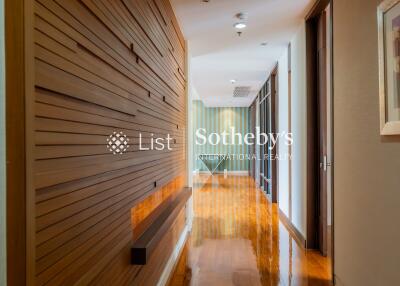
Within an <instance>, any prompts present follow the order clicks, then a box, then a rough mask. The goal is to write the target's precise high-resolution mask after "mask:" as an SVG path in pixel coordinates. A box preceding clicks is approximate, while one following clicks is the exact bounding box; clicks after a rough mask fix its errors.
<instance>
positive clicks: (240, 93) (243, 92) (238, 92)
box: [233, 86, 251, 97]
mask: <svg viewBox="0 0 400 286" xmlns="http://www.w3.org/2000/svg"><path fill="white" fill-rule="evenodd" d="M250 91H251V86H237V87H235V90H234V91H233V97H247V96H249V94H250Z"/></svg>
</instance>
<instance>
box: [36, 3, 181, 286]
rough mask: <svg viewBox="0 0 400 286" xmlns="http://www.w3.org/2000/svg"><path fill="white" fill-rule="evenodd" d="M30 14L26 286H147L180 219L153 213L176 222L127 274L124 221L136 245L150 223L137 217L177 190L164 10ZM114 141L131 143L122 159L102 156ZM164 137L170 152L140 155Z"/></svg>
mask: <svg viewBox="0 0 400 286" xmlns="http://www.w3.org/2000/svg"><path fill="white" fill-rule="evenodd" d="M33 13H34V15H33V18H34V35H33V39H34V43H33V46H34V57H35V59H34V65H35V66H34V72H35V74H34V78H35V92H34V94H33V96H34V110H35V114H34V115H35V118H34V120H33V128H34V130H33V134H34V140H35V146H34V148H33V152H34V154H33V157H34V159H35V162H34V166H33V173H34V178H33V179H34V180H33V181H34V184H35V191H36V193H35V196H36V205H35V208H34V209H35V213H34V214H30V215H32V216H33V217H34V218H35V226H34V227H33V229H34V230H35V236H34V242H33V244H34V245H36V251H35V261H36V263H35V271H34V272H35V275H36V276H35V283H34V284H35V285H154V283H156V282H157V280H158V278H159V276H160V275H161V272H162V269H163V267H164V265H165V263H166V261H167V259H168V257H169V255H170V253H171V252H172V250H173V245H172V244H171V243H172V242H175V243H176V241H177V239H178V235H177V234H178V232H180V231H181V230H182V229H183V226H184V220H185V215H184V210H179V211H177V210H175V211H174V210H173V209H169V208H164V209H163V210H164V212H165V211H167V210H170V211H171V212H172V214H173V215H174V216H173V218H172V217H171V218H170V219H169V220H170V221H169V222H168V226H164V228H165V229H164V230H163V231H164V232H163V233H164V237H163V238H162V239H159V241H158V243H157V244H154V245H153V246H152V249H153V250H152V251H153V255H152V257H154V259H153V260H154V261H153V260H152V261H149V263H148V265H146V266H133V265H130V251H131V246H132V241H133V237H134V232H133V230H134V228H133V225H132V224H133V221H132V216H131V215H132V214H131V212H136V211H137V212H140V213H138V215H137V216H136V218H140V219H141V220H143V222H139V226H138V228H136V229H135V231H136V232H135V235H136V237H138V236H140V235H143V234H145V233H146V231H147V232H148V231H150V230H151V229H152V227H151V226H150V223H149V222H150V221H152V220H153V219H154V214H153V216H151V215H149V216H147V214H145V213H142V211H141V209H142V208H141V207H139V206H141V204H142V203H143V202H146V203H148V202H153V199H152V197H153V196H156V197H158V198H160V196H161V197H162V200H164V199H165V203H164V204H162V203H161V205H163V206H166V205H167V204H168V202H169V203H171V202H172V201H173V200H174V198H176V197H175V196H173V195H170V196H169V197H165V198H164V196H165V193H168V194H169V192H170V191H171V193H174V192H175V191H178V190H181V189H182V188H183V187H184V186H183V182H184V178H185V177H186V170H185V165H186V156H185V149H186V140H187V138H186V94H185V90H186V71H185V65H186V64H185V61H186V59H185V57H186V56H185V48H186V47H185V43H184V39H183V36H182V33H181V32H180V30H179V26H178V24H177V21H176V19H175V16H174V14H173V11H172V8H171V6H170V4H169V2H168V1H167V0H166V1H164V0H120V1H113V0H70V1H64V0H35V1H34V11H33ZM113 132H123V133H124V134H125V135H126V136H127V137H128V138H129V145H130V146H129V148H128V149H127V150H126V152H125V153H124V154H122V155H121V154H119V155H114V154H112V152H110V151H109V150H108V148H107V139H108V138H109V136H110V135H112V134H113ZM167 136H170V137H171V141H170V145H169V146H170V149H167V148H165V149H164V150H155V149H153V150H142V149H141V148H149V149H151V148H150V147H151V146H152V144H153V143H154V139H155V138H164V140H165V141H164V143H167V142H166V138H167ZM166 190H167V191H168V192H166ZM159 193H160V194H159ZM150 196H151V197H150ZM146 199H147V200H146ZM181 205H182V204H181ZM157 207H160V206H159V205H157ZM154 208H156V207H154ZM158 210H159V213H162V211H160V210H161V209H160V208H159V209H158ZM142 216H143V217H142ZM136 222H137V221H136V220H135V223H136ZM153 231H154V229H153ZM115 283H117V284H115Z"/></svg>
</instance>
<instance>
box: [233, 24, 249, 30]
mask: <svg viewBox="0 0 400 286" xmlns="http://www.w3.org/2000/svg"><path fill="white" fill-rule="evenodd" d="M233 26H234V27H235V28H236V29H240V30H241V29H244V28H246V27H247V25H246V23H243V22H237V23H235V25H233Z"/></svg>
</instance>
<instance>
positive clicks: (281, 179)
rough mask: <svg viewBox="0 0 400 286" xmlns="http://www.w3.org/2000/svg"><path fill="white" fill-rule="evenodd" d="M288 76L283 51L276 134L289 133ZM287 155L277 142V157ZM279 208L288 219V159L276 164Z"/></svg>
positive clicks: (280, 67)
mask: <svg viewBox="0 0 400 286" xmlns="http://www.w3.org/2000/svg"><path fill="white" fill-rule="evenodd" d="M288 83H289V76H288V50H287V49H285V50H284V52H283V54H282V56H281V58H280V59H279V61H278V96H279V98H278V103H279V104H278V108H279V110H278V132H279V133H281V134H282V133H283V132H286V133H287V132H288V131H289V114H288V113H289V86H288ZM288 154H289V147H288V146H287V145H286V142H285V141H284V140H280V141H278V155H279V156H280V158H284V157H285V156H288ZM278 174H279V176H278V186H279V192H278V195H279V198H278V201H279V208H280V209H281V210H282V211H283V212H284V213H285V215H286V216H287V217H289V159H285V160H279V162H278Z"/></svg>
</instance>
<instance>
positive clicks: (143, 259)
mask: <svg viewBox="0 0 400 286" xmlns="http://www.w3.org/2000/svg"><path fill="white" fill-rule="evenodd" d="M191 195H192V189H191V188H183V189H182V190H181V191H179V192H178V193H177V194H176V197H175V198H174V199H172V200H171V201H167V202H165V204H167V205H166V206H165V205H161V206H159V208H160V209H162V210H161V212H160V213H159V214H158V216H157V217H156V218H155V219H154V220H153V221H152V223H151V225H150V226H148V228H147V230H146V231H145V232H144V233H143V234H142V235H141V236H140V237H139V238H138V239H137V240H136V241H135V243H134V244H133V246H132V250H131V255H132V256H131V263H132V264H133V265H146V264H147V263H148V261H149V259H150V256H151V255H152V254H153V252H154V250H155V248H156V247H157V246H158V244H159V243H160V241H161V240H162V238H163V236H164V235H165V234H166V233H167V232H168V230H169V228H170V226H171V225H172V224H173V222H174V221H175V219H176V217H177V216H178V214H179V213H180V212H181V210H182V208H183V206H184V205H185V204H186V202H187V200H188V199H189V197H190V196H191ZM154 212H157V209H156V210H155V211H154Z"/></svg>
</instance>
